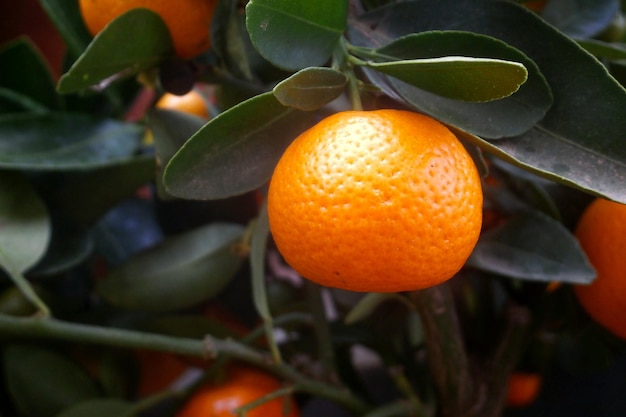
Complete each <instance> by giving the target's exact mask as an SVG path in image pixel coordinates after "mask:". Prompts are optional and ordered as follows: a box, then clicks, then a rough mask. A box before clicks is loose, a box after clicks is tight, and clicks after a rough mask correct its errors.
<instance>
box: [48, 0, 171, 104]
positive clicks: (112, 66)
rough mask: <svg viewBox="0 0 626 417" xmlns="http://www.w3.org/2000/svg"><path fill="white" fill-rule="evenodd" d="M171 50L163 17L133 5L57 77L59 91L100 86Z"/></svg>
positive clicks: (154, 61)
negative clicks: (132, 7)
mask: <svg viewBox="0 0 626 417" xmlns="http://www.w3.org/2000/svg"><path fill="white" fill-rule="evenodd" d="M172 54H173V47H172V41H171V38H170V34H169V31H168V29H167V26H165V23H164V22H163V19H161V17H160V16H159V15H158V14H156V13H154V12H153V11H151V10H148V9H142V8H139V9H133V10H130V11H129V12H127V13H124V14H123V15H121V16H119V17H118V18H116V19H114V20H113V21H112V22H111V23H109V25H107V26H106V27H105V28H104V30H102V32H100V33H99V34H98V35H97V36H96V37H95V38H94V40H93V41H92V42H91V44H90V45H89V47H88V48H87V50H85V52H84V53H83V55H81V57H80V58H79V59H78V60H77V61H76V62H75V63H74V65H73V66H72V68H70V70H69V71H68V72H67V73H66V74H64V75H63V76H62V77H61V79H60V80H59V85H58V87H57V88H58V91H59V92H61V93H72V92H76V91H80V90H84V89H87V88H90V87H96V88H97V89H102V88H105V87H107V86H108V85H109V84H110V83H111V82H113V81H116V80H118V79H120V78H124V77H128V76H130V75H133V74H137V73H138V72H140V71H143V70H145V69H147V68H151V67H153V66H155V65H156V64H158V63H159V62H161V61H163V60H164V59H165V58H167V57H169V56H171V55H172Z"/></svg>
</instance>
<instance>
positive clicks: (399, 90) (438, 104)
mask: <svg viewBox="0 0 626 417" xmlns="http://www.w3.org/2000/svg"><path fill="white" fill-rule="evenodd" d="M398 7H399V6H398ZM413 7H417V6H413ZM450 7H452V6H450ZM400 9H401V11H399V12H398V13H400V12H407V13H410V12H411V11H412V10H413V9H409V10H407V11H405V10H404V9H403V8H401V7H400ZM384 10H387V9H384ZM392 10H395V9H392ZM389 13H392V12H391V10H389ZM367 16H369V15H366V16H365V17H363V19H362V21H361V22H360V23H358V24H356V25H354V26H353V29H354V30H353V32H352V37H353V38H354V41H358V42H359V43H366V44H368V46H371V47H376V46H380V45H388V46H383V47H381V48H380V49H379V51H383V52H384V53H385V54H388V55H391V56H393V57H396V58H397V59H398V58H399V59H421V58H433V57H445V56H472V57H482V58H496V59H503V60H507V61H512V62H519V63H522V64H523V65H524V67H525V68H526V70H527V71H528V79H527V81H526V82H525V83H524V84H523V85H522V86H521V87H520V89H519V90H518V91H517V92H516V93H515V94H514V95H513V96H510V97H507V98H503V99H500V100H497V101H493V102H485V103H476V102H466V101H459V100H453V99H450V98H446V97H442V96H440V95H437V94H433V93H432V92H429V91H426V90H423V89H418V88H415V87H413V86H412V85H409V84H407V83H405V82H403V81H401V80H398V79H395V78H390V77H386V76H383V75H381V74H378V73H377V72H373V71H368V76H369V78H370V79H371V80H372V81H373V82H374V83H376V84H377V85H378V86H379V87H381V88H383V90H384V91H385V92H386V93H388V94H390V95H391V97H394V98H396V99H397V100H400V101H407V102H408V103H409V104H410V105H412V106H414V107H415V108H417V109H418V110H419V111H421V112H424V113H426V114H429V115H431V116H433V117H435V118H437V119H439V120H441V121H443V122H445V123H449V124H451V125H454V126H457V127H459V128H461V129H463V130H465V131H467V132H472V133H473V134H476V135H480V136H482V137H487V138H500V137H503V136H512V135H515V134H520V133H522V132H525V131H527V130H528V129H530V128H531V127H532V126H534V125H535V124H536V123H537V122H538V121H539V120H541V119H542V118H543V117H544V116H545V114H546V112H547V111H548V109H549V108H550V106H551V105H552V96H551V93H550V87H549V86H548V84H547V83H546V80H545V79H544V77H543V76H542V75H541V73H540V71H539V69H538V68H537V65H536V64H535V63H534V62H533V61H531V60H530V59H529V58H528V57H527V56H526V55H525V54H523V53H522V52H521V51H519V50H518V49H515V48H513V47H511V46H510V45H507V44H506V43H504V42H502V41H500V40H498V39H496V38H493V37H490V36H485V35H480V34H476V33H470V32H462V31H457V30H446V31H427V32H423V33H419V34H415V35H413V34H409V35H405V34H402V35H400V34H398V36H402V37H400V38H399V39H398V40H395V41H391V42H390V41H389V40H390V39H393V38H392V36H394V32H391V33H388V31H393V30H395V27H392V28H386V27H384V28H377V31H374V32H373V31H371V30H370V29H369V28H370V27H371V26H372V25H374V24H375V22H378V20H379V19H380V18H381V16H379V15H378V14H377V13H374V14H373V15H372V16H371V17H369V18H368V17H367ZM394 17H397V16H395V13H394ZM412 17H414V18H416V19H418V17H417V16H412ZM433 18H434V17H433ZM400 19H401V20H400V21H401V22H402V21H403V19H404V18H400ZM401 28H402V30H403V31H404V30H409V28H404V27H402V26H401ZM483 87H484V85H483V86H478V87H477V89H478V91H480V90H483ZM472 88H473V87H472ZM483 94H489V92H488V91H487V92H486V93H483Z"/></svg>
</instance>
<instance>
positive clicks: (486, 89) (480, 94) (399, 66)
mask: <svg viewBox="0 0 626 417" xmlns="http://www.w3.org/2000/svg"><path fill="white" fill-rule="evenodd" d="M365 65H366V66H367V67H369V68H373V69H375V70H377V71H380V72H383V73H385V74H387V75H391V76H392V77H395V78H398V79H399V80H402V81H404V82H406V83H409V84H411V85H413V86H415V87H418V88H421V89H423V90H426V91H430V92H431V93H434V94H437V95H440V96H443V97H447V98H451V99H454V100H464V101H491V100H498V99H501V98H504V97H508V96H510V95H511V94H513V93H515V92H516V91H517V90H518V89H519V87H520V86H521V85H522V84H523V83H524V82H525V81H526V75H527V72H526V68H524V66H523V65H522V64H519V63H517V62H511V61H504V60H501V59H490V58H472V57H460V56H450V57H443V58H430V59H428V58H426V59H412V60H403V61H395V62H381V63H373V62H369V63H366V64H365Z"/></svg>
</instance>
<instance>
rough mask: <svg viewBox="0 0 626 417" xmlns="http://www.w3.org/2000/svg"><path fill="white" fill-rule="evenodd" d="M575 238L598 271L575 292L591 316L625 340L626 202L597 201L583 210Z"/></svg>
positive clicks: (576, 288) (577, 287) (575, 287)
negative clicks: (593, 277) (590, 281)
mask: <svg viewBox="0 0 626 417" xmlns="http://www.w3.org/2000/svg"><path fill="white" fill-rule="evenodd" d="M575 234H576V237H577V238H578V241H579V242H580V244H581V246H582V248H583V250H584V251H585V253H586V254H587V257H588V258H589V261H590V262H591V264H592V265H593V266H594V268H595V269H596V272H597V276H596V279H595V280H594V281H593V282H592V283H591V284H590V285H576V286H574V291H575V293H576V296H577V297H578V300H579V301H580V304H581V305H582V306H583V308H584V309H585V310H586V311H587V313H589V315H590V316H591V317H592V318H593V319H594V320H595V321H597V322H598V323H600V324H601V325H603V326H604V327H605V328H607V329H608V330H609V331H611V332H612V333H614V334H615V335H617V336H619V337H621V338H623V339H626V256H624V254H625V253H626V205H624V204H619V203H615V202H611V201H608V200H604V199H596V200H594V201H593V202H592V203H591V204H590V205H589V206H588V207H587V208H586V209H585V211H584V212H583V214H582V216H581V218H580V219H579V221H578V225H577V227H576V232H575Z"/></svg>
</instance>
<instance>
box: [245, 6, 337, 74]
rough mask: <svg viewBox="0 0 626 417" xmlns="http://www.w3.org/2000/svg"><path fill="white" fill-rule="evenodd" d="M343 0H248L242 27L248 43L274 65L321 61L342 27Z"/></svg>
mask: <svg viewBox="0 0 626 417" xmlns="http://www.w3.org/2000/svg"><path fill="white" fill-rule="evenodd" d="M347 15H348V1H347V0H319V1H315V2H308V1H292V0H251V1H250V2H249V3H248V5H247V6H246V27H247V29H248V33H249V34H250V39H251V40H252V44H253V45H254V47H255V48H256V49H257V51H259V53H260V54H261V55H262V56H263V57H265V59H267V60H268V61H270V62H271V63H272V64H274V65H276V66H277V67H280V68H284V69H289V70H299V69H302V68H306V67H314V66H320V65H323V64H325V63H326V62H327V61H328V60H329V59H330V56H331V55H332V53H333V50H334V49H335V46H336V45H337V42H338V41H339V38H340V37H341V35H342V33H343V31H344V30H345V27H346V20H347Z"/></svg>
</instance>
